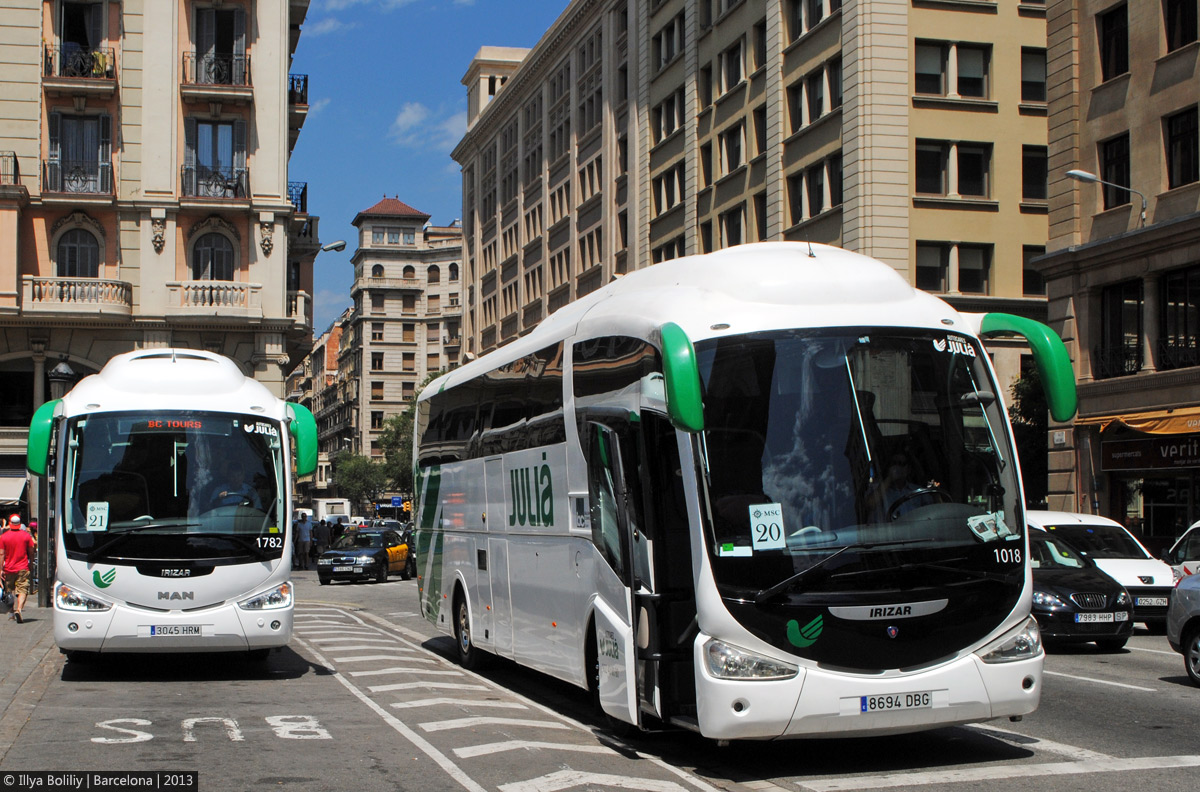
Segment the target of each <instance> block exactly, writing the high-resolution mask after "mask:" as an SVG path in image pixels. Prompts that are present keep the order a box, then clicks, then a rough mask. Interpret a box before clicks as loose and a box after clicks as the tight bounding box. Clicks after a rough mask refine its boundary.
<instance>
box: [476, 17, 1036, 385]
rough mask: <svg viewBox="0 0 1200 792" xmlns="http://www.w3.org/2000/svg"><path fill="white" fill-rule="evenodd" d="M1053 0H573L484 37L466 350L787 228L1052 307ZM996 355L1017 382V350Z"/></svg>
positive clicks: (991, 294)
mask: <svg viewBox="0 0 1200 792" xmlns="http://www.w3.org/2000/svg"><path fill="white" fill-rule="evenodd" d="M1045 10H1046V9H1045V5H1044V4H1043V3H1041V2H1038V1H1037V0H1025V1H1023V2H995V1H993V0H872V2H869V3H867V2H857V3H842V2H841V0H649V1H648V2H630V1H629V0H573V2H571V3H570V4H569V5H568V6H567V8H566V9H565V10H564V11H563V13H562V15H561V16H560V17H559V18H558V19H557V20H556V21H555V23H554V24H553V25H552V26H551V28H550V29H549V30H548V31H547V32H546V34H545V35H544V36H543V37H542V38H541V40H540V41H539V42H538V43H537V45H536V46H534V47H533V48H532V49H531V50H513V49H503V48H494V47H484V48H483V49H481V50H480V51H479V53H478V55H477V56H476V57H475V59H474V60H473V61H472V63H471V65H470V68H469V69H468V71H467V73H466V75H465V77H464V78H463V83H464V84H465V85H466V86H467V89H468V116H469V120H468V130H467V132H466V134H465V136H464V137H463V139H462V140H461V141H460V143H459V144H458V146H457V147H456V149H455V150H454V153H453V156H454V158H455V160H456V161H458V162H459V164H460V165H461V166H462V175H463V218H464V226H463V235H464V257H465V267H466V271H465V276H464V278H465V285H466V293H465V314H464V327H465V332H466V345H467V346H466V351H467V352H468V353H470V354H480V353H483V352H487V351H489V350H491V349H494V348H496V347H498V346H500V345H502V344H504V343H507V342H508V341H511V340H512V339H514V338H517V337H519V336H520V335H521V334H523V333H525V332H527V331H528V330H529V329H531V328H532V327H533V326H535V325H536V324H537V323H538V322H539V321H541V320H542V319H544V318H545V317H546V316H547V315H549V314H550V313H552V312H553V311H555V310H556V309H557V308H559V307H561V306H562V305H564V304H566V303H567V302H570V301H571V300H573V299H576V298H578V297H580V296H583V295H584V294H587V293H588V292H590V291H592V290H594V289H596V288H598V287H600V286H601V285H603V284H604V283H607V282H608V281H610V280H611V279H612V278H614V277H617V276H619V275H621V274H622V273H624V272H628V271H631V270H634V269H638V268H640V267H645V266H649V265H651V264H653V263H656V262H659V261H663V260H666V259H670V258H676V257H678V256H683V255H687V254H693V253H702V252H709V251H712V250H716V249H719V248H725V247H729V246H732V245H738V244H742V243H746V242H755V241H761V240H778V239H786V240H808V241H812V242H824V243H830V244H834V245H839V246H842V247H845V248H848V249H851V250H856V251H858V252H861V253H865V254H867V255H871V256H874V257H876V258H879V259H881V260H883V261H885V262H887V263H889V264H891V265H892V266H893V267H895V268H896V269H897V270H898V271H899V272H900V273H901V274H903V275H904V276H905V277H906V278H908V279H909V281H910V282H911V283H912V284H913V285H914V286H917V287H920V288H922V289H927V290H929V291H932V292H937V293H939V294H941V295H944V296H945V297H946V299H948V300H949V301H950V302H952V303H954V304H955V305H956V306H957V307H959V308H960V309H963V310H970V311H988V310H1002V311H1008V312H1012V313H1018V314H1022V315H1025V316H1031V317H1034V318H1044V317H1045V310H1046V308H1045V306H1046V303H1045V297H1044V294H1043V287H1042V283H1041V280H1040V278H1039V277H1038V273H1037V271H1036V270H1034V269H1032V268H1030V267H1029V266H1028V262H1029V261H1030V260H1031V259H1032V258H1033V257H1035V256H1038V255H1041V254H1042V253H1044V252H1045V248H1044V246H1045V242H1046V236H1047V230H1046V229H1047V208H1048V202H1047V179H1046V159H1047V152H1046V113H1047V104H1046V94H1045V86H1046V78H1045V64H1046V61H1045V47H1046V20H1045ZM730 277H731V278H733V277H737V273H730ZM991 351H992V352H993V354H994V356H995V360H996V364H997V367H998V369H999V370H1000V373H1001V376H1002V380H1003V381H1004V382H1011V381H1012V380H1013V379H1015V378H1016V377H1017V376H1019V373H1020V369H1021V364H1022V353H1023V351H1024V350H1023V348H1022V347H1021V346H1020V345H1019V344H1016V343H1008V342H997V343H995V344H992V345H991Z"/></svg>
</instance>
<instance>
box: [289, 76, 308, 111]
mask: <svg viewBox="0 0 1200 792" xmlns="http://www.w3.org/2000/svg"><path fill="white" fill-rule="evenodd" d="M288 104H292V105H306V104H308V75H307V74H289V75H288Z"/></svg>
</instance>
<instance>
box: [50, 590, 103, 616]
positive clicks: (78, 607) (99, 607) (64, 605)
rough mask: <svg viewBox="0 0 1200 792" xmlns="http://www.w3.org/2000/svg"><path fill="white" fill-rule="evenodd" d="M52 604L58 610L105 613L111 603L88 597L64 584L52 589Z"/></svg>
mask: <svg viewBox="0 0 1200 792" xmlns="http://www.w3.org/2000/svg"><path fill="white" fill-rule="evenodd" d="M54 604H55V606H56V607H58V609H59V610H69V611H106V610H108V609H109V608H111V607H112V603H111V602H105V601H104V600H101V599H96V598H95V597H90V596H88V595H87V594H84V593H83V592H81V591H77V590H75V589H73V588H71V587H70V586H68V585H66V584H65V583H59V584H57V585H56V586H55V587H54Z"/></svg>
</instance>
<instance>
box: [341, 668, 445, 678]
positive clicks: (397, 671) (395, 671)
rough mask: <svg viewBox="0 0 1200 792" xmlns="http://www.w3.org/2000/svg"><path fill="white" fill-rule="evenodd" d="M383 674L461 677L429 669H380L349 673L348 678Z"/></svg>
mask: <svg viewBox="0 0 1200 792" xmlns="http://www.w3.org/2000/svg"><path fill="white" fill-rule="evenodd" d="M383 674H426V675H428V676H462V672H461V671H434V670H433V669H430V668H401V667H399V666H396V667H393V668H380V669H379V670H377V671H351V672H350V676H356V677H360V676H381V675H383Z"/></svg>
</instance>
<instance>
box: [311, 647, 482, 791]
mask: <svg viewBox="0 0 1200 792" xmlns="http://www.w3.org/2000/svg"><path fill="white" fill-rule="evenodd" d="M297 641H298V642H299V643H300V644H302V645H303V644H304V643H305V641H304V639H302V638H299V639H297ZM307 648H308V650H309V651H310V652H312V654H313V657H314V658H315V659H316V660H317V662H318V663H320V664H321V665H323V666H326V667H328V666H329V663H327V662H325V658H324V657H322V656H321V653H320V652H318V651H317V649H316V647H315V646H310V647H307ZM333 678H334V679H336V680H337V681H338V682H339V683H341V684H342V686H343V687H345V688H346V689H347V690H349V691H350V692H351V693H352V694H354V696H355V698H357V699H358V700H359V701H361V702H362V703H364V704H366V705H367V706H368V707H370V708H371V709H372V710H374V711H375V714H376V715H378V716H379V717H381V718H383V721H384V723H386V724H387V725H389V726H391V727H392V728H393V729H395V730H396V732H397V733H398V734H400V735H401V736H402V737H404V738H405V739H406V740H408V741H409V742H410V743H412V744H413V745H415V746H416V747H417V748H419V749H420V750H421V752H422V753H424V754H425V755H426V756H428V757H429V758H430V759H432V760H433V761H434V762H436V763H437V765H438V767H440V768H442V770H444V771H445V772H446V774H447V775H448V776H450V777H451V778H453V779H454V780H455V781H457V782H458V783H459V784H460V785H461V786H462V787H463V789H466V790H467V792H487V790H486V789H484V788H483V787H482V786H480V785H479V784H478V783H476V782H475V780H474V779H473V778H471V777H470V776H469V775H467V774H466V773H465V772H464V771H463V769H462V768H461V767H459V766H458V765H456V764H454V762H452V761H451V760H450V757H448V756H446V755H445V754H444V753H442V752H441V751H439V750H438V749H437V748H434V747H433V745H432V744H431V743H430V742H429V741H428V740H426V739H425V738H424V737H422V736H421V735H419V734H417V733H416V732H415V731H413V730H412V729H410V728H409V727H408V725H407V724H406V723H404V721H402V720H400V719H399V718H397V717H396V716H395V715H393V714H392V713H390V712H388V711H387V710H386V709H384V708H383V707H381V706H380V705H379V704H377V703H376V702H374V701H372V700H371V698H370V696H368V695H367V694H366V693H363V692H362V691H361V690H359V689H358V688H356V687H355V686H354V684H353V683H352V682H350V680H348V679H346V678H345V677H344V676H342V675H341V674H340V673H338V672H337V671H334V672H333Z"/></svg>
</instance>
